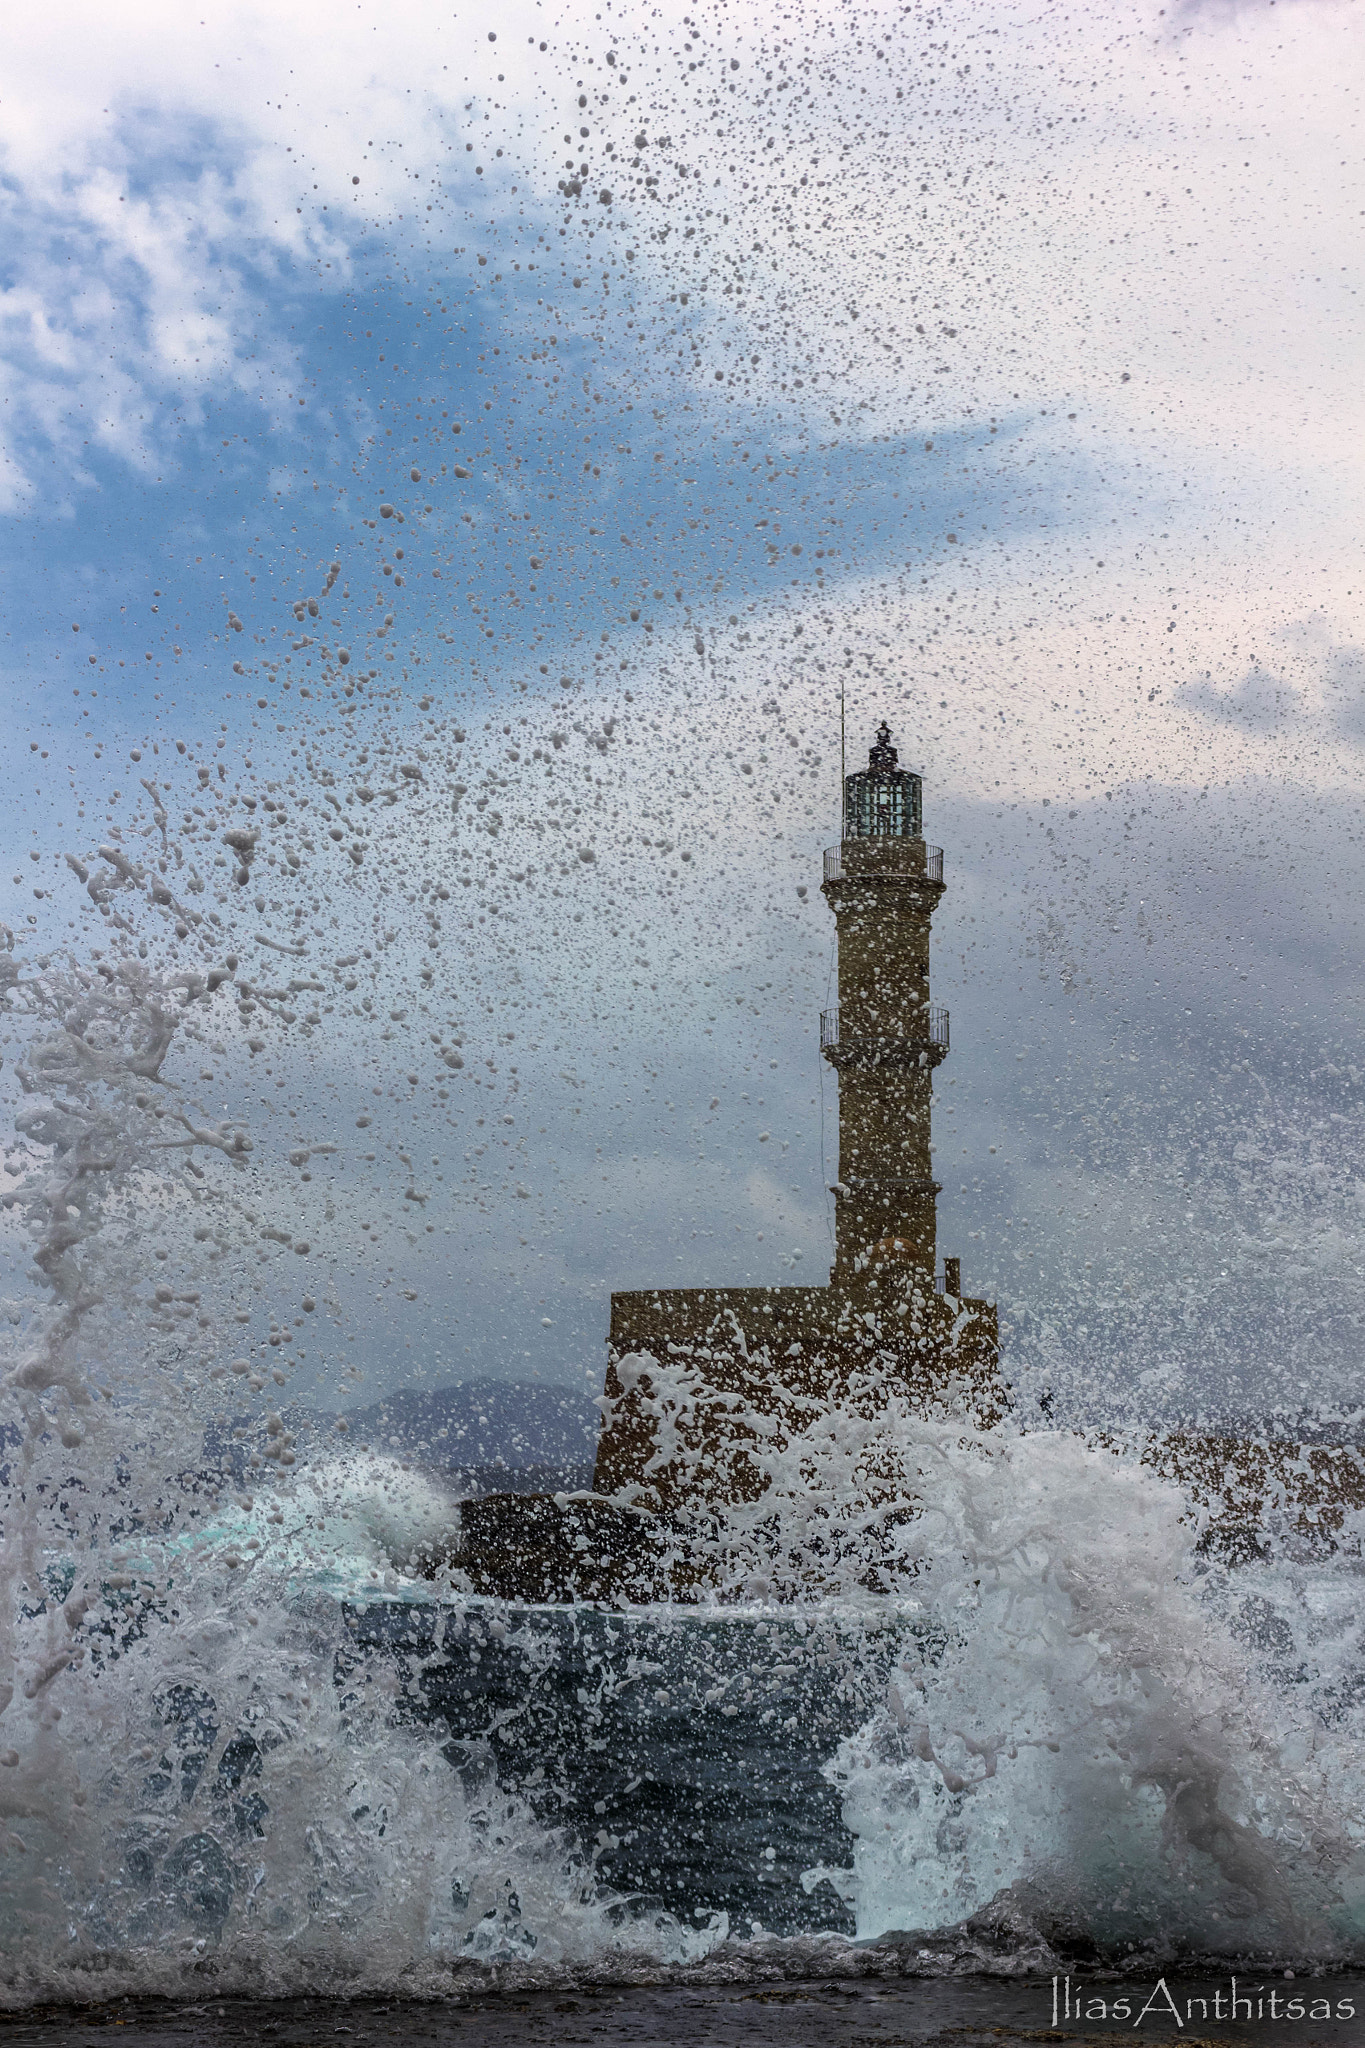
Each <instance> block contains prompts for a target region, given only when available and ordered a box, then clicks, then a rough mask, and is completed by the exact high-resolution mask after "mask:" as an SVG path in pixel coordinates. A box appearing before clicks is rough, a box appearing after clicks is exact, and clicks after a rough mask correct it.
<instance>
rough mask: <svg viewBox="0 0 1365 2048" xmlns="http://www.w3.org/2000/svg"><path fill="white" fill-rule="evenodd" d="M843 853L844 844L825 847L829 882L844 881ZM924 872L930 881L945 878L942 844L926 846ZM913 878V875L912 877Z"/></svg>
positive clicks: (939, 880) (826, 872) (826, 874)
mask: <svg viewBox="0 0 1365 2048" xmlns="http://www.w3.org/2000/svg"><path fill="white" fill-rule="evenodd" d="M861 843H863V842H860V844H861ZM896 843H897V844H898V845H899V844H900V843H901V842H900V841H897V842H896ZM843 853H844V850H843V846H842V845H839V846H827V847H826V848H825V880H826V881H827V882H842V881H843V879H844V860H843ZM870 872H872V873H875V872H876V870H875V869H873V870H870ZM896 872H897V873H898V874H899V873H900V870H899V869H897V870H896ZM924 873H925V878H926V880H928V881H930V882H941V881H942V880H943V848H942V847H941V846H926V847H925V849H924ZM912 879H913V877H912Z"/></svg>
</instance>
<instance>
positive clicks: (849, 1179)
mask: <svg viewBox="0 0 1365 2048" xmlns="http://www.w3.org/2000/svg"><path fill="white" fill-rule="evenodd" d="M922 815H923V785H922V783H921V780H920V777H919V776H918V775H914V774H911V773H910V772H909V770H907V769H904V768H902V767H901V766H900V765H899V756H898V754H897V752H896V749H895V747H893V746H892V744H891V732H890V728H889V727H888V726H886V725H882V727H881V728H880V730H879V731H878V734H877V740H876V744H875V745H874V746H873V747H872V749H871V751H870V752H869V754H868V762H867V767H866V769H864V770H863V771H862V772H860V773H858V774H854V775H848V776H845V778H844V799H843V832H842V835H841V838H840V841H839V844H838V845H837V846H832V847H830V849H829V850H828V852H827V853H826V854H825V878H824V881H823V883H822V885H821V888H822V893H823V895H824V897H825V900H826V902H827V903H828V904H829V907H830V909H831V910H832V911H833V912H834V922H835V926H836V928H837V931H838V947H839V982H838V987H839V1001H838V1005H837V1007H836V1008H834V1009H832V1010H826V1011H825V1012H824V1014H823V1015H822V1016H821V1019H820V1050H821V1052H822V1054H823V1055H824V1057H825V1059H827V1060H828V1061H829V1063H830V1065H831V1066H832V1067H833V1068H834V1069H835V1070H836V1072H837V1073H838V1076H839V1179H838V1181H837V1183H836V1185H835V1188H834V1195H835V1203H836V1207H835V1258H834V1272H833V1275H832V1276H831V1277H832V1283H833V1284H834V1285H835V1286H845V1287H847V1286H851V1285H853V1284H855V1283H856V1282H858V1281H859V1280H860V1279H862V1278H864V1277H865V1276H866V1277H868V1278H872V1277H875V1276H877V1275H879V1274H880V1273H882V1272H883V1271H885V1270H887V1269H888V1268H891V1267H905V1268H907V1269H909V1270H911V1271H913V1272H917V1273H919V1274H921V1275H926V1276H927V1275H932V1274H933V1273H934V1271H935V1261H936V1243H935V1239H936V1228H935V1212H934V1202H935V1197H936V1196H937V1195H938V1194H939V1192H940V1188H939V1183H938V1182H937V1181H936V1180H935V1179H934V1177H933V1169H932V1163H931V1161H932V1149H931V1146H930V1141H929V1113H930V1105H931V1102H932V1097H933V1084H934V1071H935V1069H936V1068H937V1067H938V1065H939V1064H940V1062H941V1061H942V1060H944V1059H946V1058H947V1055H948V1012H947V1011H946V1010H944V1009H940V1008H938V1007H937V1006H936V1005H935V1004H934V1003H933V1002H932V1001H931V1000H930V994H929V925H930V920H931V919H932V917H933V914H934V912H935V910H936V909H937V908H938V904H939V900H940V898H941V897H942V895H943V887H944V884H943V849H942V847H939V846H929V845H927V844H926V843H925V839H924V834H923V831H922V824H921V821H922ZM951 1291H952V1293H953V1294H954V1295H956V1294H957V1293H958V1292H959V1289H958V1287H957V1285H956V1284H954V1286H953V1288H952V1290H951Z"/></svg>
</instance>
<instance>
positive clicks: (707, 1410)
mask: <svg viewBox="0 0 1365 2048" xmlns="http://www.w3.org/2000/svg"><path fill="white" fill-rule="evenodd" d="M888 1394H900V1395H902V1396H904V1397H906V1398H908V1399H909V1400H910V1401H911V1402H912V1403H913V1404H914V1405H915V1406H916V1407H917V1408H920V1409H921V1410H922V1411H923V1412H925V1413H943V1414H951V1415H953V1416H955V1417H958V1418H960V1419H962V1420H963V1421H965V1422H967V1423H968V1424H969V1425H970V1426H975V1427H979V1428H983V1429H988V1428H990V1427H991V1426H992V1425H993V1424H994V1423H996V1422H998V1421H999V1420H1000V1419H1001V1417H1002V1415H1003V1414H1004V1412H1005V1409H1006V1406H1007V1404H1008V1394H1007V1391H1006V1388H1005V1385H1004V1382H1003V1381H1002V1379H1001V1377H1000V1366H999V1333H998V1328H997V1322H996V1312H995V1306H994V1304H993V1303H991V1302H986V1301H976V1300H959V1299H956V1298H954V1297H952V1296H945V1295H940V1294H936V1293H935V1292H934V1291H933V1290H932V1288H930V1287H926V1286H925V1285H924V1284H923V1278H922V1276H916V1275H910V1274H906V1275H905V1276H904V1277H901V1276H898V1275H891V1276H888V1277H883V1278H882V1279H880V1280H879V1281H878V1282H877V1283H876V1284H875V1285H869V1286H865V1287H861V1288H857V1289H854V1288H848V1289H844V1288H838V1287H731V1288H714V1287H704V1288H688V1289H681V1288H669V1289H652V1288H651V1289H644V1290H641V1291H639V1292H632V1293H623V1294H614V1295H613V1296H612V1299H611V1331H610V1336H609V1338H608V1363H607V1375H606V1386H605V1391H604V1394H603V1399H602V1409H603V1423H602V1434H601V1437H600V1439H599V1443H598V1451H597V1466H596V1472H595V1475H594V1482H593V1486H594V1491H595V1492H596V1493H597V1494H598V1495H603V1496H609V1497H613V1498H616V1499H618V1500H620V1499H629V1500H632V1501H634V1502H636V1503H638V1505H640V1506H641V1507H647V1508H649V1509H652V1510H654V1511H656V1512H662V1513H665V1514H668V1513H673V1512H676V1511H678V1510H680V1509H686V1508H690V1507H694V1506H696V1505H698V1504H707V1503H710V1504H716V1505H722V1504H724V1503H727V1502H738V1501H752V1500H756V1499H758V1498H760V1497H761V1495H762V1493H763V1492H764V1490H765V1488H766V1486H767V1484H768V1480H767V1476H766V1472H765V1462H766V1457H767V1455H768V1454H770V1453H771V1452H773V1451H774V1450H776V1451H778V1452H780V1450H781V1448H782V1445H783V1442H784V1440H785V1439H786V1437H787V1436H788V1434H790V1433H793V1432H796V1433H799V1432H801V1431H803V1430H804V1429H806V1428H807V1427H809V1425H810V1424H811V1423H812V1422H813V1421H815V1420H817V1419H818V1418H819V1416H820V1415H821V1414H823V1413H825V1412H827V1411H828V1410H829V1408H831V1407H833V1406H835V1405H838V1404H840V1403H842V1402H846V1401H849V1400H855V1401H856V1400H857V1399H859V1398H862V1399H865V1400H868V1401H870V1402H872V1403H874V1404H875V1405H881V1404H884V1402H885V1400H886V1397H887V1396H888Z"/></svg>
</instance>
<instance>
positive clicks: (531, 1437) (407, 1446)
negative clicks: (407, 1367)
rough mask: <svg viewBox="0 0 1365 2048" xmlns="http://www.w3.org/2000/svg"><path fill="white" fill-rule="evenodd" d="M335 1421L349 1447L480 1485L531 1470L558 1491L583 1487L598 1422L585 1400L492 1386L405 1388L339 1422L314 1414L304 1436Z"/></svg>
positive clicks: (512, 1383)
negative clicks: (467, 1477) (475, 1477)
mask: <svg viewBox="0 0 1365 2048" xmlns="http://www.w3.org/2000/svg"><path fill="white" fill-rule="evenodd" d="M340 1419H344V1421H345V1423H346V1426H347V1434H348V1435H349V1437H350V1440H351V1442H352V1443H353V1444H368V1445H369V1446H370V1448H371V1449H372V1450H375V1451H388V1452H395V1453H397V1454H398V1455H399V1456H401V1457H404V1458H408V1459H411V1460H412V1461H413V1462H414V1463H419V1464H422V1465H425V1466H428V1467H430V1468H434V1469H437V1470H444V1471H458V1472H462V1473H473V1472H477V1473H478V1474H479V1475H480V1478H481V1479H484V1480H486V1479H487V1477H490V1476H492V1475H495V1474H496V1473H498V1472H503V1471H505V1472H506V1473H507V1474H508V1475H509V1477H510V1475H512V1474H516V1473H521V1474H526V1473H528V1472H529V1471H530V1470H531V1469H532V1468H536V1474H537V1482H538V1483H544V1482H545V1481H546V1479H547V1478H549V1477H550V1476H551V1475H553V1474H555V1473H563V1474H564V1475H565V1476H564V1477H563V1478H559V1479H557V1480H555V1482H554V1483H556V1484H560V1485H563V1484H565V1483H568V1484H571V1485H582V1484H584V1483H585V1482H584V1480H583V1479H582V1477H581V1476H579V1475H580V1474H581V1473H582V1472H583V1470H584V1468H590V1467H591V1465H592V1462H593V1459H594V1457H595V1456H596V1453H597V1431H598V1425H599V1423H600V1421H601V1417H600V1414H599V1412H598V1410H597V1409H596V1408H595V1407H594V1405H593V1402H592V1398H591V1396H590V1395H588V1394H587V1393H582V1394H579V1393H574V1392H571V1391H570V1390H569V1389H567V1388H564V1387H553V1386H550V1387H546V1386H542V1385H540V1384H539V1382H536V1381H527V1380H493V1379H477V1380H466V1381H464V1382H463V1383H462V1384H460V1385H457V1386H453V1387H434V1388H432V1389H431V1390H430V1391H429V1392H428V1391H425V1390H422V1391H417V1390H415V1389H412V1388H405V1389H404V1390H403V1391H402V1392H401V1393H397V1394H388V1395H386V1396H385V1397H384V1399H383V1400H382V1401H375V1402H372V1403H371V1404H370V1405H369V1406H368V1407H365V1408H348V1409H346V1410H345V1411H344V1413H343V1415H342V1416H341V1417H337V1416H330V1415H320V1414H317V1413H316V1412H314V1413H313V1414H311V1415H309V1416H308V1418H307V1423H308V1425H309V1426H310V1427H309V1433H310V1434H312V1433H313V1432H316V1433H317V1434H319V1435H320V1434H321V1433H322V1432H324V1431H326V1430H334V1429H335V1427H336V1423H337V1421H338V1420H340ZM300 1420H303V1418H302V1416H301V1417H300ZM297 1426H298V1425H297V1424H296V1423H292V1424H291V1427H297ZM570 1474H572V1475H573V1476H572V1477H570V1476H569V1475H570Z"/></svg>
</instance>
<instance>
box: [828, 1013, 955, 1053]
mask: <svg viewBox="0 0 1365 2048" xmlns="http://www.w3.org/2000/svg"><path fill="white" fill-rule="evenodd" d="M921 1017H922V1018H923V1020H924V1021H923V1022H922V1023H916V1024H912V1025H911V1027H910V1029H909V1030H908V1031H905V1032H903V1033H897V1036H898V1037H900V1038H903V1039H904V1042H905V1043H906V1044H907V1045H937V1046H940V1047H941V1048H942V1049H943V1051H944V1052H947V1050H948V1012H947V1011H946V1010H945V1009H943V1008H942V1007H941V1005H940V1004H938V1003H930V1004H928V1005H927V1006H926V1008H925V1010H923V1011H922V1012H921ZM926 1026H927V1029H926V1028H925V1027H926ZM888 1036H889V1034H888ZM839 1042H840V1040H839V1012H838V1010H822V1011H821V1012H820V1050H821V1052H826V1051H828V1050H829V1049H830V1048H831V1047H833V1046H837V1045H838V1044H839Z"/></svg>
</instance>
